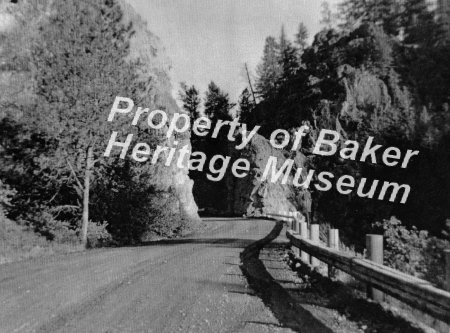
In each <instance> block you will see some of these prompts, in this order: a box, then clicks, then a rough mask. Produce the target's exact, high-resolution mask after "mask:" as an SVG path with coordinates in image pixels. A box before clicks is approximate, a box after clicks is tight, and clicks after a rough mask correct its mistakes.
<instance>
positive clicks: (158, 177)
mask: <svg viewBox="0 0 450 333" xmlns="http://www.w3.org/2000/svg"><path fill="white" fill-rule="evenodd" d="M121 6H122V9H123V12H124V22H125V23H131V24H132V26H133V29H134V30H135V34H134V35H133V37H132V38H131V41H130V48H131V51H130V58H131V59H132V60H134V59H138V58H139V59H140V61H142V62H143V63H144V64H145V65H146V66H145V69H144V71H143V72H142V73H141V75H142V76H143V77H146V78H149V79H150V80H151V82H152V85H151V90H150V91H148V94H147V96H146V97H145V98H144V101H143V103H144V104H145V107H148V108H150V109H162V110H165V112H166V113H167V114H168V115H169V121H170V118H172V117H173V114H174V113H177V112H178V113H181V112H182V111H181V110H180V109H179V107H178V106H177V103H176V102H175V99H174V98H173V96H172V90H173V87H172V84H171V81H170V76H169V72H170V66H171V62H170V59H169V58H168V57H167V55H166V54H165V51H164V46H163V44H162V42H161V40H160V39H159V38H158V37H157V36H155V35H154V34H153V33H152V32H150V31H149V30H148V28H147V23H146V22H145V21H144V20H143V19H142V18H141V17H140V16H139V15H138V14H137V13H136V12H135V10H134V9H133V8H132V7H131V6H130V5H129V4H128V3H127V2H126V1H122V2H121ZM174 141H175V139H174V138H173V137H171V138H170V139H167V140H166V142H164V143H163V145H165V146H167V147H173V146H174ZM176 141H178V146H179V147H182V146H184V145H188V146H190V137H189V134H185V133H183V135H180V136H177V138H176ZM165 154H166V155H167V154H168V152H165ZM178 156H179V152H178V151H177V154H176V156H175V158H174V160H177V159H178ZM184 162H185V163H184V166H185V168H183V169H181V168H178V167H177V166H176V164H175V163H172V164H171V165H170V166H164V167H160V168H158V172H156V173H155V174H154V182H155V185H156V186H155V187H156V188H157V190H159V191H163V192H164V193H170V195H173V196H174V197H175V198H174V199H175V200H174V202H175V205H176V206H177V207H169V206H167V207H162V209H167V210H173V213H174V218H178V219H185V220H189V221H192V222H196V221H199V217H198V214H197V211H198V207H197V204H196V203H195V201H194V197H193V195H192V188H193V181H192V180H191V179H190V178H189V175H188V168H187V162H188V157H186V158H185V160H184Z"/></svg>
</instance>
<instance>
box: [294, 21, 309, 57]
mask: <svg viewBox="0 0 450 333" xmlns="http://www.w3.org/2000/svg"><path fill="white" fill-rule="evenodd" d="M308 37H309V33H308V29H307V28H306V25H305V24H304V23H303V22H300V24H299V25H298V31H297V33H296V34H295V43H296V44H297V46H298V50H299V52H300V53H303V50H304V49H305V48H306V46H307V45H308V44H307V42H308Z"/></svg>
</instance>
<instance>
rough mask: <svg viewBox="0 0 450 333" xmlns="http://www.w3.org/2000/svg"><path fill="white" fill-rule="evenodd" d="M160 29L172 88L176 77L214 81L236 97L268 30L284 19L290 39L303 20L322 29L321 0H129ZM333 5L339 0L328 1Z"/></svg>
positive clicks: (275, 30)
mask: <svg viewBox="0 0 450 333" xmlns="http://www.w3.org/2000/svg"><path fill="white" fill-rule="evenodd" d="M128 2H129V3H130V4H131V5H132V6H133V7H134V8H135V9H136V10H137V12H138V13H139V14H140V15H141V16H142V17H143V18H144V19H145V20H146V21H147V24H148V28H149V30H150V31H152V32H153V33H155V34H156V35H158V36H159V37H160V38H161V40H162V42H163V44H164V46H165V48H166V52H167V54H168V56H169V57H170V58H171V60H172V70H171V73H170V75H171V78H172V81H173V84H174V93H175V92H176V91H177V90H178V89H179V83H180V82H186V83H187V84H189V85H191V84H194V85H195V86H196V87H197V88H199V90H200V91H201V92H202V94H203V93H204V91H206V89H207V87H208V84H209V82H211V81H214V82H215V83H216V84H217V85H218V86H219V87H220V88H221V89H223V90H225V91H226V92H228V93H229V95H230V97H231V99H232V101H234V102H235V101H236V100H237V98H238V96H239V94H240V93H241V91H242V90H243V89H244V88H245V87H246V86H247V79H246V76H245V70H244V64H245V63H247V64H248V67H249V70H250V71H251V72H252V74H253V76H255V69H256V66H257V64H258V63H259V62H260V60H261V56H262V52H263V48H264V41H265V39H266V37H267V36H274V37H278V36H279V35H280V31H281V26H282V25H284V27H285V31H286V34H287V36H288V37H289V38H290V39H292V40H293V37H294V35H295V33H296V32H297V29H298V25H299V23H300V22H303V23H304V24H305V25H306V26H307V28H308V30H309V31H310V35H311V38H312V36H313V35H314V34H315V33H316V32H317V31H319V30H320V28H321V26H320V23H319V22H320V19H321V16H320V12H321V2H322V1H321V0H128ZM328 2H329V3H330V4H331V8H334V6H335V4H336V3H337V2H338V0H331V1H328Z"/></svg>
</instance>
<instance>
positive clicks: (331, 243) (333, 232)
mask: <svg viewBox="0 0 450 333" xmlns="http://www.w3.org/2000/svg"><path fill="white" fill-rule="evenodd" d="M328 247H329V248H330V249H333V250H337V251H339V229H329V230H328ZM328 277H329V278H330V279H331V278H334V277H336V269H335V268H334V267H333V266H332V265H330V264H328Z"/></svg>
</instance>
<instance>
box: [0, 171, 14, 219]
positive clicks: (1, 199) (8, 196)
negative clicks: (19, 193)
mask: <svg viewBox="0 0 450 333" xmlns="http://www.w3.org/2000/svg"><path fill="white" fill-rule="evenodd" d="M15 194H16V191H15V190H13V189H11V188H10V187H9V186H8V185H6V184H4V183H3V182H2V181H1V180H0V216H3V214H4V213H5V212H6V211H7V209H8V208H9V207H11V200H12V198H13V196H14V195H15Z"/></svg>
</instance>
